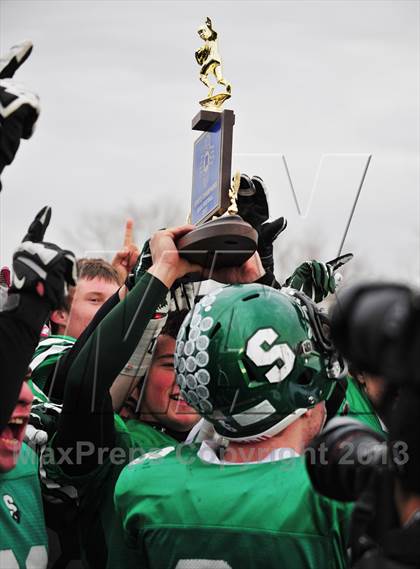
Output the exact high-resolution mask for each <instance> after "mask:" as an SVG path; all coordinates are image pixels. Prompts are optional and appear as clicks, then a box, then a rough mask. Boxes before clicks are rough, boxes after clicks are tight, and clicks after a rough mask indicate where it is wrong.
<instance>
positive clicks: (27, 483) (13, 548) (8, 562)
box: [0, 443, 48, 569]
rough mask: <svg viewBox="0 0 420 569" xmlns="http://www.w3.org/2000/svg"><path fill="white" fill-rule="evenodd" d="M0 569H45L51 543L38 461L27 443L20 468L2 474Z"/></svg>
mask: <svg viewBox="0 0 420 569" xmlns="http://www.w3.org/2000/svg"><path fill="white" fill-rule="evenodd" d="M0 493H1V497H0V528H1V529H0V567H1V569H44V568H45V567H47V562H48V553H47V548H48V539H47V532H46V529H45V522H44V510H43V508H42V500H41V490H40V485H39V480H38V459H37V456H36V454H35V453H34V452H33V451H32V450H31V449H30V448H29V447H28V446H27V445H26V444H25V443H24V444H23V445H22V450H21V452H20V455H19V460H18V463H17V465H16V467H15V468H14V469H13V470H10V471H9V472H3V473H0Z"/></svg>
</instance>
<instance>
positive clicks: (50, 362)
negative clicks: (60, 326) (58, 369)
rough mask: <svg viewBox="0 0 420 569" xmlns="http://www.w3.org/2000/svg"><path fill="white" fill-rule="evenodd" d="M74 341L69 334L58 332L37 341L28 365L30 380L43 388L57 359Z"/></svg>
mask: <svg viewBox="0 0 420 569" xmlns="http://www.w3.org/2000/svg"><path fill="white" fill-rule="evenodd" d="M75 342H76V339H75V338H72V337H71V336H60V335H58V334H57V335H51V336H49V337H48V338H45V339H44V340H41V341H40V342H39V344H38V346H37V348H36V350H35V353H34V355H33V358H32V361H31V364H30V366H29V367H30V368H31V371H32V374H31V380H32V381H33V382H34V384H35V385H37V386H38V387H39V389H41V390H43V389H44V387H45V384H46V382H47V379H48V378H49V376H50V374H51V373H52V371H53V370H54V368H55V366H56V364H57V361H58V360H59V358H61V357H62V356H63V355H64V354H65V353H66V352H67V351H68V350H70V349H71V348H72V347H73V346H74V344H75Z"/></svg>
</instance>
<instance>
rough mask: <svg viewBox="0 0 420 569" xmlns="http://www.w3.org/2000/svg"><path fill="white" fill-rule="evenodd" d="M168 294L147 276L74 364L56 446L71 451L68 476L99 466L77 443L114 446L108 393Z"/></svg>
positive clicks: (106, 321) (70, 372) (116, 309)
mask: <svg viewBox="0 0 420 569" xmlns="http://www.w3.org/2000/svg"><path fill="white" fill-rule="evenodd" d="M166 293H167V288H166V287H165V285H164V284H163V283H162V282H161V281H160V280H158V279H156V278H155V277H153V276H152V275H151V274H150V273H145V274H144V276H143V277H141V279H140V280H139V281H138V283H137V284H136V286H135V287H134V288H133V289H132V290H131V291H130V293H129V294H128V295H127V297H126V298H125V299H124V300H123V301H122V302H120V303H118V304H117V306H115V308H113V309H112V310H111V312H110V313H109V314H108V315H107V316H106V317H105V318H104V319H103V320H102V321H101V322H100V323H99V325H98V327H97V328H96V329H95V331H94V332H93V333H92V334H91V336H90V337H89V339H88V340H87V342H86V344H85V346H84V347H83V348H82V350H81V351H80V353H79V354H78V355H77V357H76V358H75V360H74V361H73V363H72V364H71V366H70V368H69V371H68V377H67V380H66V388H65V392H64V403H63V412H62V414H61V417H60V421H59V426H58V433H57V436H56V438H55V445H54V446H55V448H62V449H69V448H70V447H71V448H72V449H73V450H72V453H70V455H68V456H70V459H71V460H70V461H69V462H71V463H72V464H68V465H66V466H65V467H64V468H63V469H65V470H66V471H68V473H70V472H71V473H72V475H80V474H83V473H85V472H87V471H90V470H92V469H93V468H95V467H96V466H97V454H96V452H93V453H92V454H91V455H90V456H85V455H86V453H84V455H83V457H82V456H80V454H81V453H78V451H77V443H78V442H79V443H80V442H83V443H84V444H88V445H90V446H91V448H94V449H98V448H102V449H104V448H106V447H108V448H109V449H111V448H112V447H113V445H114V443H115V430H114V414H113V409H112V402H111V397H110V395H109V388H110V386H111V384H112V382H113V381H114V379H115V378H116V377H117V375H118V374H119V372H120V371H121V369H122V368H123V367H124V365H125V364H126V362H127V361H128V359H129V358H130V356H131V354H132V353H133V351H134V349H135V348H136V346H137V344H138V342H139V341H140V339H141V336H142V334H143V332H144V330H145V328H146V326H147V324H148V322H149V320H150V319H151V318H152V317H153V315H154V314H155V312H156V309H157V307H158V306H159V304H161V302H162V301H163V299H164V297H165V295H166ZM92 445H93V447H92ZM85 448H86V447H85ZM102 456H103V455H102ZM63 466H64V465H63Z"/></svg>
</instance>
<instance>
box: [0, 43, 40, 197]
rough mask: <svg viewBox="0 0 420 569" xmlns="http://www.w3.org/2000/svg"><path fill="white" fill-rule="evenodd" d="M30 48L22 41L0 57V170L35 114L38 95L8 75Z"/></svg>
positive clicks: (31, 126)
mask: <svg viewBox="0 0 420 569" xmlns="http://www.w3.org/2000/svg"><path fill="white" fill-rule="evenodd" d="M31 51H32V43H31V42H29V41H26V42H23V43H22V44H19V45H16V46H14V47H12V48H11V50H10V51H9V53H8V54H7V55H6V56H4V57H2V58H0V174H1V172H2V171H3V169H4V167H5V166H6V165H7V164H10V163H11V162H12V161H13V158H14V157H15V154H16V152H17V149H18V148H19V144H20V139H21V138H30V137H31V135H32V133H33V130H34V126H35V123H36V121H37V119H38V116H39V112H40V109H39V98H38V96H37V95H35V94H34V93H32V92H31V91H29V90H28V89H26V88H25V87H23V86H22V85H19V84H18V83H17V82H16V81H15V80H14V79H12V77H13V75H14V73H15V71H16V70H17V69H18V68H19V67H20V66H21V65H22V63H23V62H24V61H25V60H26V59H27V58H28V57H29V55H30V53H31ZM0 191H1V183H0Z"/></svg>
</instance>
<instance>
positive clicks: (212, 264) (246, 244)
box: [177, 215, 258, 269]
mask: <svg viewBox="0 0 420 569" xmlns="http://www.w3.org/2000/svg"><path fill="white" fill-rule="evenodd" d="M257 243H258V234H257V232H256V231H255V229H254V228H253V227H251V225H249V223H246V221H244V220H243V219H242V218H241V217H239V215H230V216H227V217H220V218H218V219H215V220H213V221H207V222H206V223H203V225H200V226H199V227H197V229H194V230H193V231H191V232H190V233H188V234H187V235H185V236H184V237H181V239H180V240H179V241H178V243H177V247H178V251H179V254H180V255H181V257H184V258H185V259H187V260H188V261H190V262H191V263H197V264H198V265H201V266H202V267H205V268H208V269H211V268H214V269H218V268H221V267H238V266H240V265H242V264H243V263H244V262H245V261H246V260H247V259H249V258H250V257H251V256H252V255H253V254H254V253H255V251H256V250H257Z"/></svg>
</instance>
